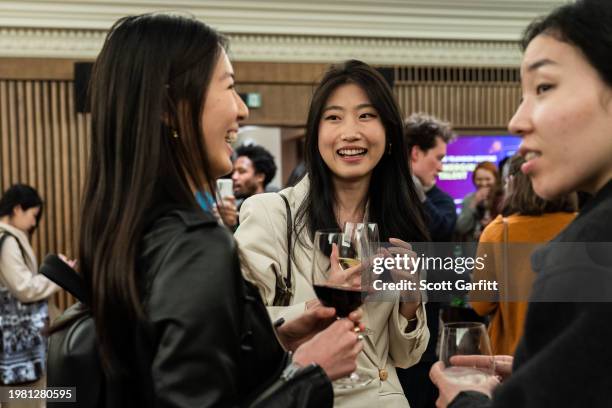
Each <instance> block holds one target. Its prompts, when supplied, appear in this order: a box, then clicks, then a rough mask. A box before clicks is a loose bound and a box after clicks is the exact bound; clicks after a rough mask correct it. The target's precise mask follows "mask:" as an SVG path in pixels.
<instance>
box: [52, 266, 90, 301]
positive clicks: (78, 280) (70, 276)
mask: <svg viewBox="0 0 612 408" xmlns="http://www.w3.org/2000/svg"><path fill="white" fill-rule="evenodd" d="M40 273H42V274H43V275H45V276H46V277H47V278H49V279H50V280H52V281H53V282H55V283H56V284H57V285H59V286H61V287H62V288H63V289H65V290H66V291H68V292H69V293H70V294H71V295H72V296H74V297H75V298H77V300H78V301H79V302H81V303H83V304H85V305H89V296H88V295H87V290H86V289H85V282H84V281H83V278H82V277H81V275H79V274H78V273H77V272H76V271H75V270H74V269H72V268H71V267H70V266H68V264H66V262H64V261H62V260H61V259H60V258H59V257H58V256H57V255H55V254H49V255H47V256H46V257H45V260H44V261H43V264H42V266H41V267H40Z"/></svg>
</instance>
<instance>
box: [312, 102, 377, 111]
mask: <svg viewBox="0 0 612 408" xmlns="http://www.w3.org/2000/svg"><path fill="white" fill-rule="evenodd" d="M356 108H357V110H359V109H363V108H374V105H372V104H371V103H362V104H361V105H357V106H356ZM329 110H342V111H343V110H344V108H343V107H342V106H337V105H330V106H326V107H325V108H324V109H323V113H324V112H327V111H329Z"/></svg>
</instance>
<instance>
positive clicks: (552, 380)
mask: <svg viewBox="0 0 612 408" xmlns="http://www.w3.org/2000/svg"><path fill="white" fill-rule="evenodd" d="M610 27H612V3H611V2H609V1H608V0H578V1H576V2H575V3H568V4H567V5H564V6H561V7H559V8H557V9H555V10H554V11H552V12H551V13H550V14H549V15H547V16H546V17H544V18H542V19H538V20H536V21H535V22H533V23H532V24H531V25H530V26H529V27H528V28H527V30H526V32H525V35H524V37H523V41H522V44H523V50H524V55H523V62H522V64H521V87H522V93H523V95H522V98H521V103H520V105H519V107H518V108H517V111H516V113H515V115H514V117H513V118H512V120H511V121H510V124H509V129H510V131H511V132H512V133H514V134H518V135H520V136H521V137H522V138H523V141H522V144H521V147H520V149H519V153H520V154H521V155H522V156H523V157H524V158H525V160H526V162H525V163H524V164H523V165H522V166H521V171H522V172H523V173H524V174H526V175H527V176H529V178H530V179H531V182H532V185H533V190H534V191H535V193H536V194H537V195H538V196H540V197H541V198H543V199H546V200H553V199H555V198H556V197H559V196H561V195H563V194H567V193H569V192H572V191H584V192H588V193H589V194H590V195H591V199H590V200H589V201H588V202H587V203H586V204H585V205H584V207H583V208H582V209H581V211H580V214H579V215H578V216H577V217H576V218H575V219H574V221H572V223H571V224H569V225H568V226H567V227H566V228H565V229H564V230H563V231H562V232H561V233H560V234H559V235H558V236H557V237H556V238H555V239H554V240H552V241H551V242H550V243H549V244H547V245H546V246H545V247H544V248H542V249H540V250H538V251H536V252H535V253H534V255H533V257H532V263H531V266H532V268H533V270H534V272H535V273H536V278H535V281H534V284H533V288H532V292H531V297H530V301H531V303H530V304H529V307H528V310H527V319H526V321H525V326H524V333H523V337H522V339H521V340H520V342H519V345H518V347H517V349H516V352H515V357H514V360H512V358H511V357H504V356H496V359H495V361H496V365H495V370H496V372H497V374H498V375H500V376H501V380H502V384H501V385H500V386H497V383H498V381H497V380H496V379H490V380H488V381H483V382H482V383H481V384H479V385H469V384H465V383H464V384H457V383H456V382H454V381H452V380H451V379H449V378H448V377H446V376H445V374H444V371H443V369H444V364H443V363H441V362H438V363H436V364H434V366H433V367H432V369H431V372H430V376H431V378H432V381H433V382H434V384H436V385H437V387H438V389H439V391H440V397H439V399H438V401H437V406H438V407H439V408H444V407H447V406H449V407H451V408H467V407H469V408H477V407H490V408H516V407H521V408H536V407H537V408H542V407H564V408H573V407H576V408H582V407H589V408H604V407H605V408H607V407H610V406H611V405H612V396H611V395H610V384H612V371H610V362H611V361H612V348H611V347H610V341H609V339H610V338H612V325H610V324H609V320H610V316H612V290H611V288H612V273H610V271H611V270H612V257H611V253H612V251H611V248H610V242H612V161H611V160H610V157H612V134H611V133H610V129H612V64H610V55H612V31H611V30H610ZM551 300H556V301H559V302H552V301H551ZM485 360H487V359H486V358H485ZM482 363H483V361H482V360H481V359H479V358H478V356H476V357H463V358H457V359H455V361H454V364H457V365H459V364H460V365H468V366H474V365H476V366H478V365H480V364H482ZM485 365H487V364H486V363H485V364H483V366H485ZM491 395H492V398H491Z"/></svg>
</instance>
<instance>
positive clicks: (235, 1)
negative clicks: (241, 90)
mask: <svg viewBox="0 0 612 408" xmlns="http://www.w3.org/2000/svg"><path fill="white" fill-rule="evenodd" d="M567 1H568V0H307V1H304V0H172V1H168V0H63V1H61V0H12V1H10V0H0V27H13V28H26V27H27V28H53V29H72V30H81V29H85V30H108V29H109V28H110V26H111V25H112V23H113V22H114V21H116V20H117V19H118V18H119V17H122V16H125V15H129V14H140V13H145V12H152V11H175V12H180V13H189V14H191V15H194V16H195V17H197V18H198V19H200V20H202V21H205V22H206V23H207V24H210V25H211V26H213V27H215V28H217V29H218V30H220V31H222V32H226V33H236V34H271V35H272V34H273V35H297V36H301V35H307V36H326V37H327V36H331V37H337V36H343V37H344V36H346V37H368V38H406V39H436V40H474V41H483V40H484V41H516V40H517V39H518V38H519V36H520V33H521V31H522V29H523V28H524V27H525V26H526V25H527V23H528V22H529V21H531V20H532V19H533V18H534V17H536V16H537V15H540V14H544V13H546V12H548V11H549V10H550V9H552V8H553V7H555V6H558V5H559V4H563V3H565V2H567Z"/></svg>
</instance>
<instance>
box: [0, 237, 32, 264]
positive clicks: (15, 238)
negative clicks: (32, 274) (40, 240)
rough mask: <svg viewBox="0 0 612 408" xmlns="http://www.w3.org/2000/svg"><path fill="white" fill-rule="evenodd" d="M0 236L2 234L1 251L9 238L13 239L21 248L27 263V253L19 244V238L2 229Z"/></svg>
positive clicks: (0, 238) (0, 239)
mask: <svg viewBox="0 0 612 408" xmlns="http://www.w3.org/2000/svg"><path fill="white" fill-rule="evenodd" d="M0 234H2V237H0V251H1V250H2V245H4V241H5V240H6V239H7V238H8V237H12V238H13V239H14V240H15V241H16V242H17V246H19V250H20V251H21V256H22V257H23V261H24V262H26V259H27V257H26V252H25V249H23V246H21V242H19V238H17V237H16V236H15V235H13V234H11V233H10V232H8V231H7V230H4V229H0Z"/></svg>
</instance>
